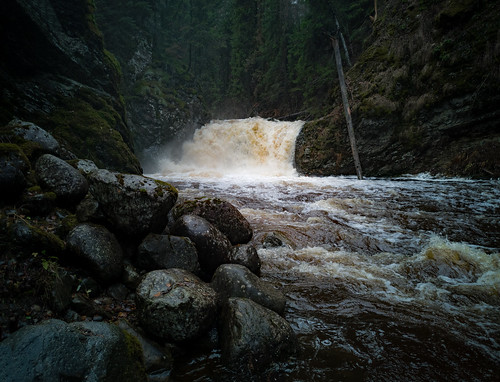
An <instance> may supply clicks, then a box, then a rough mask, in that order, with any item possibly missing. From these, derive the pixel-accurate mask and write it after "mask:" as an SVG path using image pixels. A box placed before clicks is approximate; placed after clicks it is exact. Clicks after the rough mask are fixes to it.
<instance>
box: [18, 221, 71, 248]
mask: <svg viewBox="0 0 500 382" xmlns="http://www.w3.org/2000/svg"><path fill="white" fill-rule="evenodd" d="M8 240H9V241H11V245H15V246H16V247H19V249H18V251H19V252H22V253H26V254H28V255H30V254H31V253H32V252H37V253H41V252H42V251H46V252H47V253H49V254H50V255H51V256H59V255H61V254H62V253H63V251H64V249H65V243H64V242H63V241H62V240H61V239H60V238H59V237H58V236H56V235H54V234H53V233H51V232H46V231H44V230H41V229H39V228H37V227H35V226H33V225H31V224H29V223H28V222H27V221H26V220H24V219H16V220H14V222H13V223H12V224H10V225H9V226H8Z"/></svg>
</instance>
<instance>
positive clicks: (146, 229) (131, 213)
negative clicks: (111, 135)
mask: <svg viewBox="0 0 500 382" xmlns="http://www.w3.org/2000/svg"><path fill="white" fill-rule="evenodd" d="M88 179H89V183H90V189H91V192H92V194H93V195H94V197H95V199H96V200H97V202H98V203H99V206H100V208H101V210H102V211H103V212H104V215H105V216H106V219H107V220H108V222H109V224H110V225H111V226H112V227H113V230H115V229H116V230H118V231H120V232H121V233H123V234H125V235H129V236H133V237H141V236H145V235H146V234H148V233H150V232H154V233H159V232H161V231H162V230H163V229H164V228H165V226H166V225H167V220H168V212H169V211H170V209H171V208H172V207H173V205H174V204H175V201H176V200H177V190H176V189H175V188H174V187H172V186H171V185H169V184H168V183H165V182H161V181H159V180H155V179H151V178H146V177H144V176H140V175H130V174H120V173H116V172H111V171H108V170H97V171H92V172H91V173H89V174H88Z"/></svg>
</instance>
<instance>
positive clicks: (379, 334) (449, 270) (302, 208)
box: [152, 119, 500, 382]
mask: <svg viewBox="0 0 500 382" xmlns="http://www.w3.org/2000/svg"><path fill="white" fill-rule="evenodd" d="M300 127H301V123H292V124H290V123H280V122H270V121H265V120H262V119H249V120H240V121H234V120H233V121H219V122H216V123H212V124H210V125H207V126H206V127H204V128H203V129H201V130H200V131H199V132H198V133H197V134H196V135H195V137H194V139H193V141H191V142H189V143H186V144H185V146H184V154H183V157H182V160H181V161H178V162H173V161H168V160H167V161H165V162H164V163H163V166H164V167H163V172H162V173H161V174H154V175H152V176H154V177H157V178H159V179H162V180H164V181H167V182H170V183H172V184H173V185H175V186H176V187H177V188H178V189H179V191H180V197H181V198H195V197H198V196H216V197H222V198H225V199H227V200H228V201H230V202H231V203H233V204H234V205H235V206H237V207H238V208H239V209H240V211H241V212H242V213H243V215H244V216H245V217H246V218H247V219H248V220H249V221H250V223H251V225H252V227H253V228H254V238H253V240H252V244H254V245H255V246H256V247H257V248H258V253H259V256H260V257H261V260H262V263H263V268H262V273H263V274H262V276H263V278H265V279H267V280H268V281H271V282H273V283H275V284H276V285H277V286H279V287H280V288H281V289H282V290H283V291H284V292H285V294H286V295H287V298H288V307H287V311H286V318H287V320H288V321H289V322H290V323H291V324H292V327H293V328H294V330H295V332H296V333H297V335H298V338H299V341H300V343H301V345H302V347H303V352H302V353H301V354H300V355H298V356H297V357H296V358H295V359H292V360H290V361H289V362H287V363H285V364H282V365H280V366H279V367H278V370H277V371H276V370H275V372H276V373H278V374H277V377H276V378H277V380H286V381H331V380H342V381H382V380H383V381H402V380H405V381H422V382H423V381H430V380H432V381H447V380H457V381H481V382H482V381H496V380H498V379H497V378H498V370H499V368H500V181H499V180H490V181H487V180H482V181H472V180H468V179H449V178H435V177H430V176H428V175H421V176H406V177H400V178H392V179H375V178H373V179H367V180H365V181H358V180H356V179H355V178H354V177H324V178H317V177H301V176H298V175H297V174H296V173H295V170H294V169H293V151H294V147H293V146H294V141H295V137H296V134H297V133H298V131H299V130H300ZM361 160H362V158H361ZM269 235H273V236H275V237H278V238H279V239H280V240H281V241H282V243H283V245H282V246H279V247H269V246H266V245H263V243H264V242H265V241H266V237H268V236H269ZM218 360H219V355H218V352H217V351H216V350H215V351H214V352H213V353H212V355H211V356H209V357H206V356H203V355H202V354H197V355H196V354H195V355H192V358H190V359H188V360H187V362H186V364H187V365H188V366H186V368H184V369H183V368H181V369H179V370H178V371H177V372H176V375H175V376H174V377H175V380H176V381H188V380H200V381H201V380H203V381H218V380H222V379H223V376H224V375H225V374H224V368H223V367H222V366H221V365H220V364H219V361H218ZM274 376H276V374H273V377H274ZM233 377H234V376H233ZM227 380H231V378H229V379H227Z"/></svg>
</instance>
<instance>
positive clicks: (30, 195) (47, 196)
mask: <svg viewBox="0 0 500 382" xmlns="http://www.w3.org/2000/svg"><path fill="white" fill-rule="evenodd" d="M33 188H35V190H32V189H29V190H27V192H26V193H25V194H24V195H23V198H22V210H23V211H24V212H25V213H26V214H27V215H31V216H45V215H47V214H48V213H49V212H50V211H52V210H53V209H54V207H55V205H56V198H57V196H56V194H55V193H53V192H42V191H41V190H38V189H37V187H33Z"/></svg>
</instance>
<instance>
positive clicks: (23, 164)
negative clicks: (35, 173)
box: [0, 143, 30, 199]
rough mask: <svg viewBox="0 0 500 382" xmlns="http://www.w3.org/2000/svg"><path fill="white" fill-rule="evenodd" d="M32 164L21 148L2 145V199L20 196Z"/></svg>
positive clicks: (0, 149)
mask: <svg viewBox="0 0 500 382" xmlns="http://www.w3.org/2000/svg"><path fill="white" fill-rule="evenodd" d="M29 168H30V164H29V161H28V158H26V156H25V155H24V153H23V152H22V151H21V149H20V148H19V146H17V145H12V144H7V143H0V199H14V198H17V197H19V196H20V194H21V192H22V190H23V189H24V188H25V187H26V185H27V180H26V175H27V173H28V171H29Z"/></svg>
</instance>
